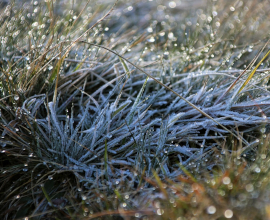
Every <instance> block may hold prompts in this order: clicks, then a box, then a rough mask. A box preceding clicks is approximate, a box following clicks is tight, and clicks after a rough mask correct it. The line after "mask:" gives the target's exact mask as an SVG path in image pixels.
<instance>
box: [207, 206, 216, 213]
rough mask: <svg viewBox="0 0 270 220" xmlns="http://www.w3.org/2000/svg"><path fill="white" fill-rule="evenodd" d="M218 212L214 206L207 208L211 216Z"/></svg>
mask: <svg viewBox="0 0 270 220" xmlns="http://www.w3.org/2000/svg"><path fill="white" fill-rule="evenodd" d="M216 211H217V209H216V207H215V206H213V205H211V206H209V207H208V208H207V213H208V214H210V215H213V214H215V213H216Z"/></svg>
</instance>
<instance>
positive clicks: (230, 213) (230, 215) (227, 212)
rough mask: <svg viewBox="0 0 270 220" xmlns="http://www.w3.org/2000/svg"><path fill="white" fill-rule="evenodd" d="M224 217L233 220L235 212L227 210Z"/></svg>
mask: <svg viewBox="0 0 270 220" xmlns="http://www.w3.org/2000/svg"><path fill="white" fill-rule="evenodd" d="M224 216H225V218H232V217H233V211H232V210H230V209H227V210H226V211H225V212H224Z"/></svg>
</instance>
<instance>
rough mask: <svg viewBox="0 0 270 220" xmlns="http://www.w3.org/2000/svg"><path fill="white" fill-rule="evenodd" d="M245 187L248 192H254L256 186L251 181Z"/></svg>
mask: <svg viewBox="0 0 270 220" xmlns="http://www.w3.org/2000/svg"><path fill="white" fill-rule="evenodd" d="M245 188H246V190H247V191H248V192H252V191H253V190H254V186H253V185H252V184H251V183H250V184H247V185H246V187H245Z"/></svg>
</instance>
